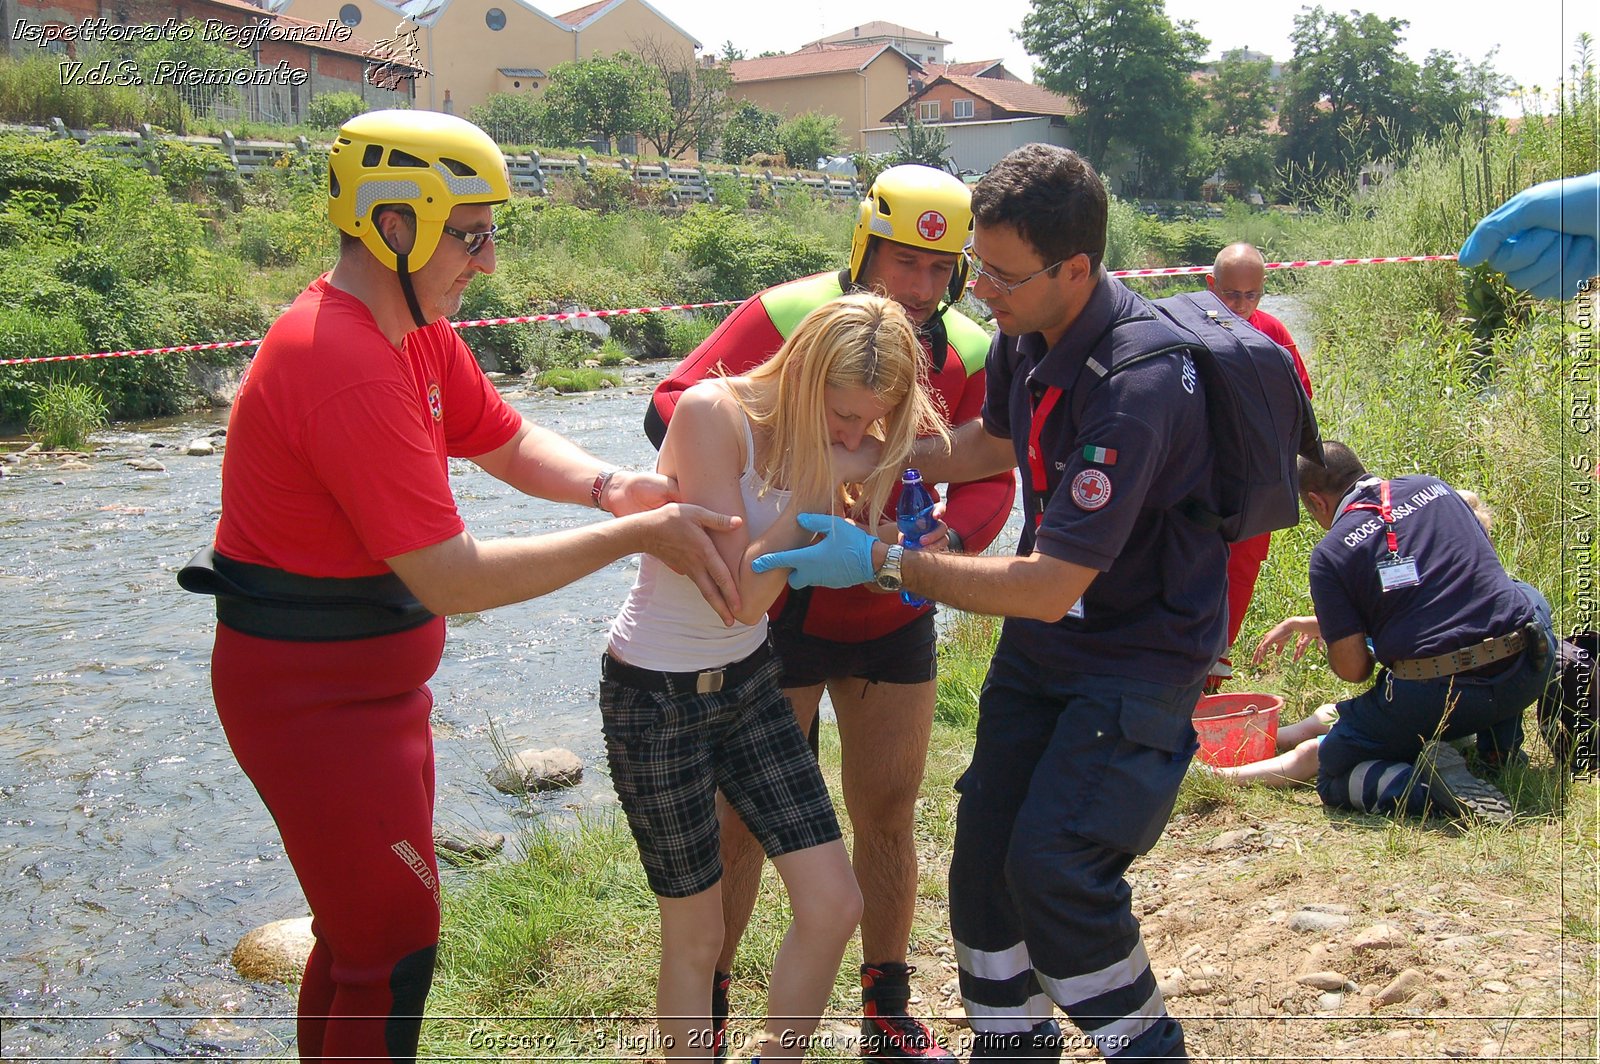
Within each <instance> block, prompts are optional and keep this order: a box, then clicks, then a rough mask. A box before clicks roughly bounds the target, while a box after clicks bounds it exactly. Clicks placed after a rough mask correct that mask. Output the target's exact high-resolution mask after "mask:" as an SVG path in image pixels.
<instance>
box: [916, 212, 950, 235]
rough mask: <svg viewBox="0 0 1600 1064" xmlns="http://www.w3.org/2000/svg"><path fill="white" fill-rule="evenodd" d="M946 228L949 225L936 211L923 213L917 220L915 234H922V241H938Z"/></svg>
mask: <svg viewBox="0 0 1600 1064" xmlns="http://www.w3.org/2000/svg"><path fill="white" fill-rule="evenodd" d="M948 228H950V225H949V223H948V222H946V221H945V220H944V215H942V214H940V213H939V212H938V211H923V212H922V217H921V218H918V219H917V232H919V233H921V234H922V239H924V240H938V239H939V238H940V237H942V236H944V231H945V230H946V229H948Z"/></svg>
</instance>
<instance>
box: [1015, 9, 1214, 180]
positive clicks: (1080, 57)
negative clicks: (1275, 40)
mask: <svg viewBox="0 0 1600 1064" xmlns="http://www.w3.org/2000/svg"><path fill="white" fill-rule="evenodd" d="M1019 36H1020V37H1021V39H1022V43H1023V45H1024V46H1025V47H1026V48H1027V49H1028V52H1029V53H1030V54H1031V55H1034V56H1039V57H1042V58H1041V62H1040V64H1039V66H1038V67H1037V68H1036V70H1037V72H1038V75H1039V83H1040V84H1041V85H1043V86H1044V87H1045V88H1047V89H1050V90H1052V91H1054V92H1058V93H1060V94H1062V95H1063V96H1070V97H1072V98H1073V100H1075V101H1076V102H1077V104H1078V107H1079V109H1080V110H1079V112H1078V113H1077V114H1076V115H1073V116H1071V117H1070V118H1068V120H1067V121H1068V125H1069V128H1070V129H1071V130H1072V132H1073V134H1074V135H1075V138H1076V144H1077V146H1078V150H1079V151H1080V152H1081V153H1082V154H1083V156H1084V157H1085V158H1086V159H1088V160H1089V162H1090V164H1091V165H1093V166H1094V167H1095V168H1096V169H1097V170H1103V168H1104V167H1105V164H1106V160H1107V156H1108V153H1109V151H1110V149H1111V147H1112V145H1113V144H1115V145H1118V146H1120V147H1121V148H1123V149H1125V150H1127V151H1128V152H1129V153H1131V154H1133V155H1135V156H1139V157H1141V158H1142V159H1143V160H1148V162H1149V164H1150V166H1151V167H1155V168H1157V169H1159V168H1170V167H1172V165H1173V163H1174V160H1173V158H1172V155H1173V151H1174V148H1175V147H1176V148H1177V149H1178V150H1181V149H1182V147H1183V146H1186V145H1187V144H1188V138H1189V134H1190V131H1191V130H1192V128H1193V126H1194V122H1195V117H1196V114H1197V112H1198V110H1199V107H1200V99H1199V94H1198V93H1197V92H1196V91H1195V89H1194V87H1193V85H1192V84H1191V82H1190V80H1189V72H1190V71H1192V70H1194V69H1195V68H1196V67H1197V66H1199V64H1200V56H1201V54H1202V53H1204V51H1205V49H1206V46H1207V44H1208V43H1209V42H1208V41H1207V40H1206V39H1205V38H1204V37H1202V36H1200V35H1199V34H1198V33H1196V32H1195V31H1194V27H1193V24H1192V23H1189V22H1181V23H1178V24H1177V25H1174V24H1173V23H1172V21H1171V20H1170V19H1168V18H1167V14H1166V5H1165V2H1164V0H1033V11H1032V12H1030V13H1029V14H1028V15H1027V16H1025V17H1024V18H1023V20H1022V32H1021V33H1020V34H1019ZM1179 161H1180V162H1181V160H1179ZM1138 172H1139V173H1140V177H1139V181H1140V182H1141V183H1147V182H1149V181H1152V180H1155V179H1157V178H1158V177H1160V176H1163V175H1159V174H1157V173H1154V172H1150V170H1149V168H1148V167H1147V166H1146V165H1145V163H1143V162H1141V164H1140V166H1139V171H1138Z"/></svg>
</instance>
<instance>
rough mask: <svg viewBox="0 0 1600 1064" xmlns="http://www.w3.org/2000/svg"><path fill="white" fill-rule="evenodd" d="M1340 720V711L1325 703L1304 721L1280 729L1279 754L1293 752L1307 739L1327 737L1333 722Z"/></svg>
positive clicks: (1330, 703)
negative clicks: (1320, 736)
mask: <svg viewBox="0 0 1600 1064" xmlns="http://www.w3.org/2000/svg"><path fill="white" fill-rule="evenodd" d="M1338 719H1339V710H1338V708H1337V707H1335V706H1334V704H1333V703H1332V702H1324V703H1323V704H1322V705H1320V706H1318V707H1317V708H1316V709H1315V710H1314V711H1312V712H1311V713H1310V714H1309V715H1308V716H1307V717H1306V718H1305V719H1304V720H1297V721H1295V722H1294V723H1293V724H1290V725H1287V726H1286V727H1282V728H1279V729H1278V753H1280V754H1281V753H1284V752H1285V751H1288V750H1293V749H1294V748H1295V747H1297V746H1299V745H1300V744H1301V743H1303V742H1305V741H1306V740H1307V739H1311V738H1315V737H1316V736H1319V735H1327V734H1328V732H1329V730H1330V729H1332V728H1333V722H1334V721H1336V720H1338Z"/></svg>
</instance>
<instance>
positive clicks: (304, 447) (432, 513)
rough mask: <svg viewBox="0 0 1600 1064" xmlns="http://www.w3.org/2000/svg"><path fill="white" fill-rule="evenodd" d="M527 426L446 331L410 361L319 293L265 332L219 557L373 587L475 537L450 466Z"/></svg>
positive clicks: (356, 311) (225, 468) (243, 414)
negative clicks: (419, 554)
mask: <svg viewBox="0 0 1600 1064" xmlns="http://www.w3.org/2000/svg"><path fill="white" fill-rule="evenodd" d="M521 425H522V416H521V415H520V414H518V413H517V412H516V411H515V410H513V409H512V408H511V407H510V406H508V405H507V404H506V403H505V402H504V400H502V399H501V398H500V396H499V394H498V393H497V392H496V391H495V390H494V386H493V385H492V384H490V383H489V381H488V379H487V378H486V377H484V375H483V372H482V370H480V369H479V368H478V364H477V362H476V361H475V360H474V359H473V357H472V353H471V352H470V351H468V350H467V346H466V344H464V343H462V341H461V339H460V338H459V337H458V336H457V335H456V333H455V330H454V329H452V328H451V327H450V323H449V322H448V321H445V320H443V319H440V320H439V321H436V322H434V323H433V324H432V325H429V326H427V327H425V328H422V329H418V330H416V331H415V332H412V333H409V334H408V335H407V336H406V337H405V340H404V342H403V344H402V346H401V348H400V349H396V348H395V346H394V345H393V344H391V343H390V342H389V340H388V339H387V338H386V337H385V336H384V335H383V333H382V332H381V331H379V329H378V325H377V322H376V321H375V320H374V319H373V317H372V313H371V312H370V311H369V310H368V309H367V307H366V304H364V303H362V302H361V301H360V300H358V299H356V298H355V297H354V296H352V295H349V294H348V293H345V292H341V291H340V290H338V289H337V288H334V287H333V286H332V285H331V284H329V283H328V278H327V276H326V275H324V276H322V277H319V278H318V279H317V280H316V281H313V282H312V283H311V286H310V287H308V288H307V289H306V290H305V291H304V292H302V293H301V294H300V297H299V298H298V299H296V300H295V302H294V305H293V306H292V307H290V308H289V310H288V311H287V312H285V313H284V315H283V316H282V317H281V318H279V319H278V320H277V321H276V322H275V323H274V324H273V326H272V328H271V329H269V330H268V331H267V335H266V338H265V339H264V340H262V342H261V349H260V351H259V352H258V353H257V354H256V357H255V360H254V361H253V362H252V363H251V364H250V369H249V370H248V371H247V372H246V374H245V377H244V380H243V382H241V384H240V385H239V394H238V397H237V398H236V399H235V400H234V404H233V412H232V414H231V415H230V417H229V420H228V446H227V449H226V450H225V451H224V452H223V460H222V520H221V521H220V522H219V524H218V526H217V545H216V549H217V551H218V553H220V554H222V555H225V556H226V557H229V558H233V559H235V560H236V561H241V562H248V563H251V564H254V565H268V566H272V567H274V568H277V569H284V570H288V571H289V572H294V573H301V574H303V575H306V576H334V577H354V576H376V575H379V574H382V573H386V572H388V571H389V567H388V566H387V565H386V564H385V563H384V562H383V559H384V558H392V557H394V556H395V555H397V554H404V553H406V552H408V551H413V550H418V549H420V548H422V547H429V546H432V545H433V544H435V543H441V542H443V541H444V540H447V539H449V538H450V537H452V536H455V535H457V534H459V533H460V532H461V531H462V530H463V529H464V528H465V527H466V526H465V524H464V523H463V522H462V520H461V515H460V514H459V513H458V512H457V510H456V504H455V497H454V496H453V495H452V494H451V491H450V481H449V476H448V459H449V458H451V457H458V458H470V457H473V456H476V455H480V454H486V453H488V452H489V451H492V450H494V449H495V448H497V447H500V446H503V445H504V444H506V443H507V442H509V441H510V440H511V438H512V437H513V436H514V435H515V434H516V432H517V430H518V429H519V428H520V427H521Z"/></svg>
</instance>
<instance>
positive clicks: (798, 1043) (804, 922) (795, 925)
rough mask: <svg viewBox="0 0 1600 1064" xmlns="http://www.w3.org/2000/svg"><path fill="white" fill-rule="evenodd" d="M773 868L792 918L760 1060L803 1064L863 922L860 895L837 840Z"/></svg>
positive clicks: (776, 967)
mask: <svg viewBox="0 0 1600 1064" xmlns="http://www.w3.org/2000/svg"><path fill="white" fill-rule="evenodd" d="M772 863H773V866H774V867H776V868H777V870H778V875H779V876H781V877H782V878H783V886H784V889H785V890H787V891H788V893H789V908H790V911H791V912H792V913H793V914H794V919H793V920H792V921H791V922H790V924H789V930H788V932H787V933H786V934H785V935H784V936H783V945H781V946H780V947H779V948H778V956H777V957H776V958H774V959H773V962H772V983H771V986H770V987H769V988H768V990H767V1042H766V1044H765V1045H764V1046H763V1048H762V1050H761V1059H762V1060H763V1061H768V1060H800V1059H801V1058H803V1057H804V1056H805V1055H806V1044H807V1041H808V1040H809V1038H810V1036H811V1033H812V1032H813V1031H815V1030H816V1028H817V1021H818V1020H819V1019H821V1017H822V1010H823V1009H824V1008H825V1007H826V1006H827V1004H828V995H829V994H830V993H831V992H832V990H833V980H834V976H836V975H838V974H839V961H840V959H841V958H843V956H844V948H845V946H846V945H848V944H849V942H850V936H851V935H852V934H853V933H854V932H855V929H856V924H857V923H859V922H860V920H861V891H860V890H858V889H857V888H856V881H855V876H854V875H853V874H852V873H851V871H850V857H849V855H848V854H847V853H846V852H845V848H844V843H843V842H841V841H839V840H835V841H833V842H828V843H824V844H823V845H821V846H812V847H810V848H808V849H804V850H800V851H797V852H795V853H786V854H784V855H783V856H782V857H778V858H775V859H774V860H773V862H772ZM710 977H711V976H710V973H709V972H707V973H706V978H707V979H708V980H709V979H710Z"/></svg>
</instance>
